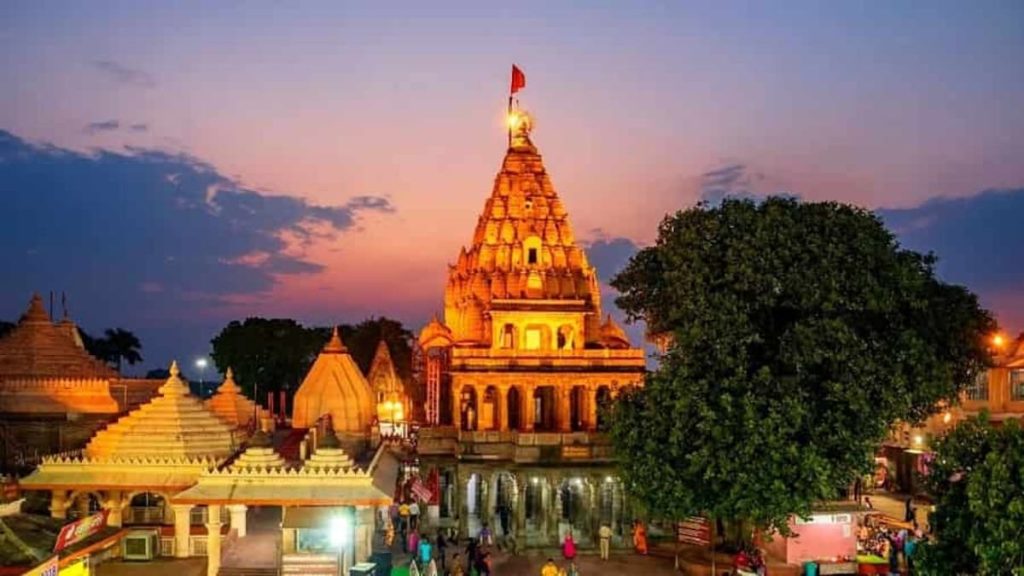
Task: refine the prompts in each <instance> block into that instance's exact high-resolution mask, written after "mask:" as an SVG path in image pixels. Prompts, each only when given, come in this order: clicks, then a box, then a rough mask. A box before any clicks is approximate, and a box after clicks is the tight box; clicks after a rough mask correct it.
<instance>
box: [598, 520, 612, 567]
mask: <svg viewBox="0 0 1024 576" xmlns="http://www.w3.org/2000/svg"><path fill="white" fill-rule="evenodd" d="M597 536H598V538H599V539H600V541H601V560H607V559H608V555H609V553H610V552H611V547H612V529H611V526H608V525H607V524H601V528H600V529H598V531H597Z"/></svg>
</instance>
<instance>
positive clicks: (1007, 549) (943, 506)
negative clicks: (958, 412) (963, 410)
mask: <svg viewBox="0 0 1024 576" xmlns="http://www.w3.org/2000/svg"><path fill="white" fill-rule="evenodd" d="M934 449H935V461H934V463H933V465H932V467H931V469H930V470H929V474H928V475H927V476H926V477H925V478H924V482H925V485H926V486H927V487H928V489H929V491H930V492H931V494H932V495H933V496H934V497H935V498H936V510H935V512H933V513H932V516H931V519H930V520H931V525H932V528H933V530H934V531H935V534H936V538H935V540H933V541H930V542H928V543H926V544H925V545H924V546H922V548H921V555H920V558H919V560H918V567H919V569H920V572H921V573H922V574H926V575H936V576H938V575H945V574H993V575H995V574H1014V575H1017V576H1020V575H1024V430H1022V429H1021V427H1020V425H1019V424H1018V423H1017V422H1016V421H1010V422H1008V423H1007V424H1006V426H1004V427H1002V428H995V427H993V426H992V425H991V424H990V423H989V422H988V420H987V416H985V415H982V417H981V418H972V419H970V420H967V421H966V422H963V423H961V424H960V425H958V426H957V427H956V428H955V429H954V430H953V431H951V432H950V433H949V434H948V435H946V436H945V437H943V438H941V439H939V440H938V441H937V442H936V443H935V446H934Z"/></svg>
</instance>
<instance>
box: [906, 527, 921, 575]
mask: <svg viewBox="0 0 1024 576" xmlns="http://www.w3.org/2000/svg"><path fill="white" fill-rule="evenodd" d="M917 539H918V536H917V533H916V532H909V533H908V534H907V539H906V540H904V541H903V558H904V559H905V560H906V562H907V574H913V573H914V553H915V552H917Z"/></svg>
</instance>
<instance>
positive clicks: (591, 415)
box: [586, 386, 597, 432]
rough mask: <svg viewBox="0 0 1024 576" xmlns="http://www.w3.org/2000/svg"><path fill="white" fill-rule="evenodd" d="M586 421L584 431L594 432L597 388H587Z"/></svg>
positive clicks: (595, 428)
mask: <svg viewBox="0 0 1024 576" xmlns="http://www.w3.org/2000/svg"><path fill="white" fill-rule="evenodd" d="M586 398H587V421H586V429H587V430H590V431H591V432H594V431H596V430H597V388H596V387H594V386H588V387H587V393H586Z"/></svg>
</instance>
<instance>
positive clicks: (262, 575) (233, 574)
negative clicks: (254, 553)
mask: <svg viewBox="0 0 1024 576" xmlns="http://www.w3.org/2000/svg"><path fill="white" fill-rule="evenodd" d="M217 575H218V576H278V573H277V568H276V567H263V568H257V567H251V566H250V567H246V566H221V568H220V570H218V571H217Z"/></svg>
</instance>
